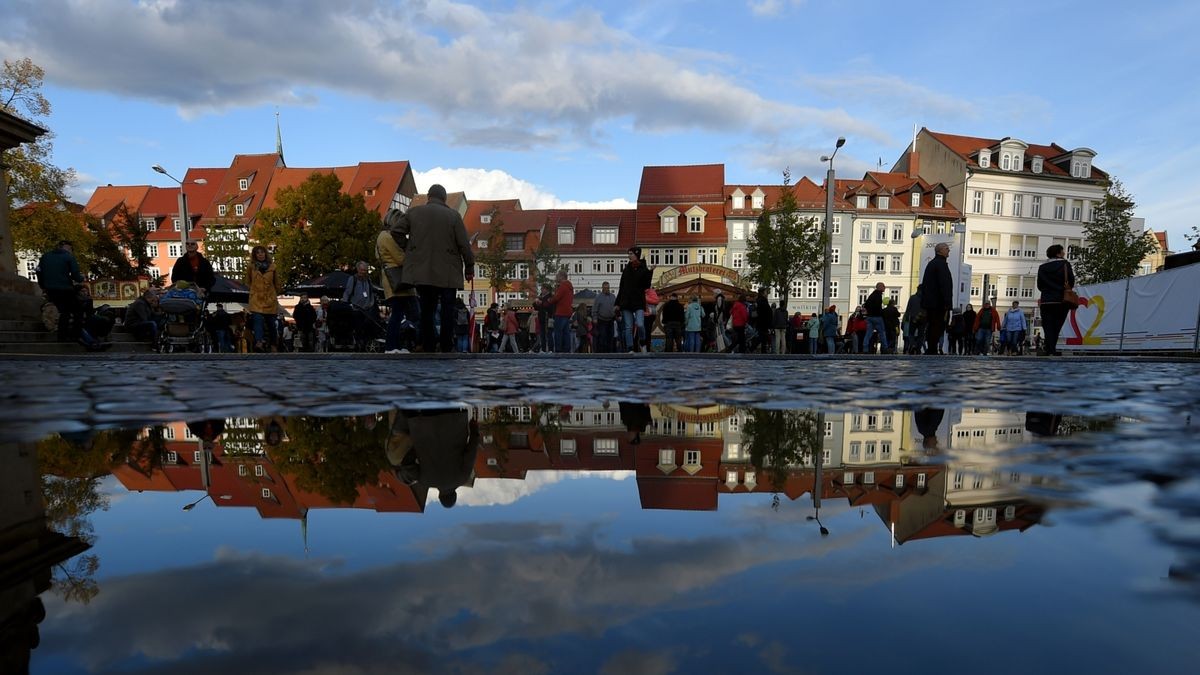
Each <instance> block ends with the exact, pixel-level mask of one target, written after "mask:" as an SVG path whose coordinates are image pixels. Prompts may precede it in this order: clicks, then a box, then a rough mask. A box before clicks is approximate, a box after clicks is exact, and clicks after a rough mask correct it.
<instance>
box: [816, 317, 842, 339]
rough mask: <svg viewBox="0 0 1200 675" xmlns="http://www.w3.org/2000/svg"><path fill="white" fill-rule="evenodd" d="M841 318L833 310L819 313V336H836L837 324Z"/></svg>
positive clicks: (840, 321)
mask: <svg viewBox="0 0 1200 675" xmlns="http://www.w3.org/2000/svg"><path fill="white" fill-rule="evenodd" d="M841 323H842V320H841V319H839V318H838V315H837V314H836V313H835V312H825V313H824V314H822V315H821V337H826V338H831V337H837V336H838V334H839V333H838V326H839V325H840V324H841Z"/></svg>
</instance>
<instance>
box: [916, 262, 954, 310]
mask: <svg viewBox="0 0 1200 675" xmlns="http://www.w3.org/2000/svg"><path fill="white" fill-rule="evenodd" d="M953 306H954V278H953V277H951V276H950V264H949V263H947V262H946V259H945V258H943V257H942V256H940V255H935V256H933V260H930V261H929V264H928V265H926V266H925V276H923V277H921V307H922V308H924V309H927V310H930V311H933V312H944V311H946V310H948V309H950V308H951V307H953Z"/></svg>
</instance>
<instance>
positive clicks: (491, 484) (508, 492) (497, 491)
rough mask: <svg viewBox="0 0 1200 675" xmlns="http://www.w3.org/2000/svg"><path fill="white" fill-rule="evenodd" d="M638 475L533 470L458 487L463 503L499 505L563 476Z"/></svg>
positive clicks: (434, 497)
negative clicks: (516, 476)
mask: <svg viewBox="0 0 1200 675" xmlns="http://www.w3.org/2000/svg"><path fill="white" fill-rule="evenodd" d="M633 476H634V472H633V471H589V472H587V473H579V472H577V471H531V472H529V473H528V474H526V476H525V479H524V480H519V479H510V478H481V479H479V480H477V481H475V485H474V486H473V487H461V488H459V489H458V504H459V505H462V506H497V505H501V504H512V503H515V502H516V501H518V500H520V499H523V498H525V497H528V496H530V495H532V494H534V493H536V492H539V491H540V490H541V489H542V488H544V487H546V486H548V485H554V484H555V483H558V482H560V481H563V480H578V479H589V480H595V479H609V480H626V479H629V478H632V477H633ZM437 497H438V495H437V488H430V490H429V496H428V498H427V499H426V502H427V503H430V504H432V503H435V502H437Z"/></svg>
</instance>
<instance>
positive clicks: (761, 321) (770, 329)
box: [754, 287, 775, 354]
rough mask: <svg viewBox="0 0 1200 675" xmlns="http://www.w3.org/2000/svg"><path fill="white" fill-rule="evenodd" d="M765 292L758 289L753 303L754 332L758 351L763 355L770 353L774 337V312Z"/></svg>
mask: <svg viewBox="0 0 1200 675" xmlns="http://www.w3.org/2000/svg"><path fill="white" fill-rule="evenodd" d="M767 292H768V291H767V289H766V287H763V288H760V289H758V298H757V299H756V300H755V301H754V330H755V331H756V332H757V333H758V351H759V352H761V353H763V354H766V353H768V352H770V351H771V342H772V339H771V338H772V337H773V336H774V335H775V312H774V310H772V309H771V301H770V300H768V299H767Z"/></svg>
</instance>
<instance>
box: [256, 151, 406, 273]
mask: <svg viewBox="0 0 1200 675" xmlns="http://www.w3.org/2000/svg"><path fill="white" fill-rule="evenodd" d="M275 200H276V203H277V206H276V207H274V208H265V209H261V210H259V212H258V214H257V216H256V217H255V221H254V225H253V227H251V229H250V243H252V244H261V245H264V246H269V245H272V244H274V245H275V265H276V269H278V270H279V272H280V273H281V274H282V275H283V278H284V283H286V284H295V283H298V282H301V281H304V280H307V279H310V278H312V277H314V276H318V275H321V274H326V273H328V272H330V271H332V270H336V269H340V268H341V266H342V265H344V264H347V263H349V264H353V263H354V262H356V261H359V260H365V261H367V262H371V261H373V260H375V238H376V236H377V235H378V234H379V230H380V229H382V227H383V222H382V220H381V219H380V217H379V214H378V213H375V212H374V211H371V210H370V209H368V208H367V206H366V202H365V201H364V200H363V196H362V195H359V194H356V195H348V194H346V193H344V192H342V181H341V180H340V179H338V177H337V176H336V175H334V174H332V173H330V174H321V173H316V172H314V173H313V175H311V176H309V177H308V179H307V180H305V181H304V182H303V183H301V184H300V185H298V186H296V187H286V188H283V189H282V190H280V191H279V192H278V194H276V196H275Z"/></svg>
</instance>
